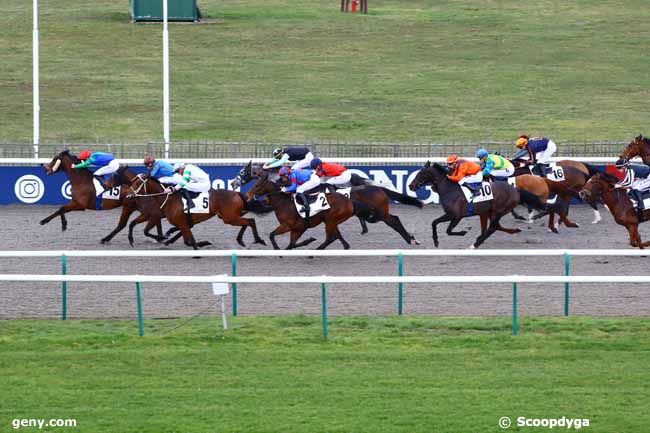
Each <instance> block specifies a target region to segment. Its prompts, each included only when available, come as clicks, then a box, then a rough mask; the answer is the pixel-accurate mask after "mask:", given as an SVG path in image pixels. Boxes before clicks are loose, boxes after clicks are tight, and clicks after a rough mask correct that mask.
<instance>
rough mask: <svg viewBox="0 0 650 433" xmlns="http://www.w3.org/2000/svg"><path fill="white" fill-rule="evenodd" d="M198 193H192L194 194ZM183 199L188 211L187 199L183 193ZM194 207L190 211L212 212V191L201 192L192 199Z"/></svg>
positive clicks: (184, 207) (184, 206)
mask: <svg viewBox="0 0 650 433" xmlns="http://www.w3.org/2000/svg"><path fill="white" fill-rule="evenodd" d="M194 194H197V193H192V195H194ZM181 200H183V210H184V211H187V200H185V197H183V196H182V195H181ZM192 202H193V203H194V207H193V208H192V209H190V213H191V214H192V213H201V214H204V213H210V191H206V192H200V193H198V195H197V196H196V197H194V199H193V200H192Z"/></svg>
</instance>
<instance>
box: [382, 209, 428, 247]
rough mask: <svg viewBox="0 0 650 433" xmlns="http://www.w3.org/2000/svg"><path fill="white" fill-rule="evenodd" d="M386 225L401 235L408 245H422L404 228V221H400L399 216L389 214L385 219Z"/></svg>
mask: <svg viewBox="0 0 650 433" xmlns="http://www.w3.org/2000/svg"><path fill="white" fill-rule="evenodd" d="M384 223H386V225H387V226H388V227H390V228H392V229H393V230H395V231H396V232H397V233H399V234H400V236H401V237H402V239H404V240H405V241H406V243H407V244H409V245H410V244H412V243H413V244H415V245H419V244H420V243H419V242H418V241H417V239H415V236H413V235H412V234H411V233H409V232H407V231H406V229H405V228H404V225H403V224H402V221H401V220H400V219H399V217H398V216H397V215H393V214H388V215H387V216H386V218H384Z"/></svg>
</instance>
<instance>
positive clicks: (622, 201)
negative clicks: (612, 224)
mask: <svg viewBox="0 0 650 433" xmlns="http://www.w3.org/2000/svg"><path fill="white" fill-rule="evenodd" d="M617 182H618V179H617V178H615V177H614V176H612V175H609V174H605V173H598V174H596V175H594V176H592V177H591V179H589V181H588V182H587V183H586V184H585V186H584V187H583V189H582V190H581V191H580V196H581V197H585V198H588V197H592V198H601V197H602V199H603V201H604V202H605V204H606V205H607V207H608V208H609V210H610V212H611V213H612V216H613V217H614V221H616V222H617V223H618V224H620V225H622V226H625V228H626V229H627V232H628V234H629V236H630V245H632V246H633V247H638V248H641V249H643V248H645V247H647V246H650V241H646V242H643V241H641V235H640V234H639V224H640V223H641V222H643V221H647V220H648V219H650V210H645V211H644V212H643V215H642V219H641V220H640V219H639V215H638V213H637V211H636V209H634V206H633V205H632V201H631V200H630V198H629V197H628V196H627V192H626V191H625V189H623V188H615V187H614V185H615V184H616V183H617Z"/></svg>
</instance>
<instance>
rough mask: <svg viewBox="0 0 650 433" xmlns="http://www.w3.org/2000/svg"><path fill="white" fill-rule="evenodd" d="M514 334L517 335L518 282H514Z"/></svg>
mask: <svg viewBox="0 0 650 433" xmlns="http://www.w3.org/2000/svg"><path fill="white" fill-rule="evenodd" d="M512 335H517V283H512Z"/></svg>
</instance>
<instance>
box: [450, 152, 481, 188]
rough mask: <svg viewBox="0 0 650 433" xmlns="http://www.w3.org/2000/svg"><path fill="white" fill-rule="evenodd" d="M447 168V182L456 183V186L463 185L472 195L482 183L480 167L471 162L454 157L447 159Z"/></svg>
mask: <svg viewBox="0 0 650 433" xmlns="http://www.w3.org/2000/svg"><path fill="white" fill-rule="evenodd" d="M447 167H449V171H450V172H451V174H450V175H448V176H447V178H449V180H451V181H453V182H456V183H457V184H458V185H463V184H464V185H465V186H466V187H468V188H469V189H470V191H472V194H473V195H476V192H477V191H478V190H479V188H480V185H481V182H482V181H483V174H482V173H481V166H480V165H478V164H477V163H475V162H472V161H466V160H464V159H459V158H458V156H456V155H449V156H448V157H447Z"/></svg>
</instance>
